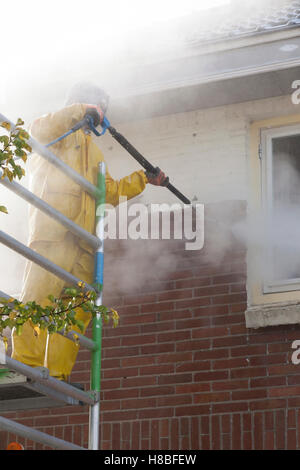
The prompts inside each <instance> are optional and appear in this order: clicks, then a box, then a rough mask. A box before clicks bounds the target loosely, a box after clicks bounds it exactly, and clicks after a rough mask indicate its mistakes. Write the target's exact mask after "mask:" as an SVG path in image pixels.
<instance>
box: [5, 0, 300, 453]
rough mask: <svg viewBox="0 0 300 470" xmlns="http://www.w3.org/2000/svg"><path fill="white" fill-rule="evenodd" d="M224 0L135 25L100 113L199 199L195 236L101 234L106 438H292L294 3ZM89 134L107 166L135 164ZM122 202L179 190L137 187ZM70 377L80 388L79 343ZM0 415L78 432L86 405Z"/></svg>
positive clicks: (297, 288) (297, 60)
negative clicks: (134, 39)
mask: <svg viewBox="0 0 300 470" xmlns="http://www.w3.org/2000/svg"><path fill="white" fill-rule="evenodd" d="M247 3H248V2H247ZM250 3H251V2H250ZM235 6H236V3H235V2H232V4H231V6H230V7H228V6H226V10H224V11H223V10H222V9H221V8H219V9H218V10H216V11H215V13H216V14H215V15H213V14H212V12H209V14H207V15H208V16H207V17H205V15H204V14H203V13H201V15H202V16H201V15H200V14H199V15H200V16H199V18H198V17H197V15H195V16H194V17H193V18H190V17H188V18H186V19H185V20H184V21H183V20H182V22H181V23H180V24H176V25H175V24H174V32H173V36H172V32H170V36H171V37H176V41H175V43H174V41H173V43H172V41H171V42H169V41H168V38H167V37H166V39H165V42H164V43H163V47H161V43H159V41H158V44H157V45H156V43H155V38H157V35H156V34H154V33H155V30H152V31H145V32H144V34H145V36H146V37H148V36H147V35H149V37H151V38H153V41H152V42H151V47H150V46H149V51H147V52H148V53H147V55H146V58H145V57H144V59H143V61H140V56H139V54H142V51H139V50H138V48H137V49H136V50H135V54H136V55H135V57H134V59H132V60H131V63H130V64H129V63H127V64H126V66H125V65H124V64H120V74H122V83H123V90H122V93H121V92H120V95H119V96H118V97H116V99H115V100H113V102H112V109H111V114H110V120H111V122H112V123H113V124H114V126H115V127H116V128H117V129H118V131H119V132H121V133H122V134H123V135H125V136H126V138H127V139H128V140H129V141H130V142H131V143H132V144H133V145H134V146H135V147H136V148H137V149H139V150H140V151H141V153H143V155H145V156H146V157H147V158H148V159H149V160H150V161H151V162H152V163H153V164H155V166H156V165H157V166H159V167H160V168H161V169H163V170H164V171H165V172H166V173H167V174H168V176H169V177H170V181H171V182H172V183H174V185H175V186H176V187H178V189H180V191H182V192H183V193H184V194H185V195H186V196H187V197H189V198H190V199H191V200H192V201H193V203H194V204H197V203H201V204H204V246H203V248H202V249H200V250H186V247H185V243H184V240H177V239H175V240H174V239H171V240H151V239H147V240H106V242H105V273H104V279H105V281H104V285H105V289H104V303H105V305H109V306H111V307H113V308H115V309H116V310H117V311H118V313H119V315H120V324H119V326H118V327H117V328H115V329H113V328H112V327H111V326H110V325H106V326H105V327H104V338H103V357H102V383H101V388H102V392H101V431H100V435H101V448H102V449H174V450H177V449H181V450H188V449H200V450H206V449H214V450H219V449H221V450H223V449H224V450H225V449H234V450H238V449H243V450H248V449H299V448H300V441H299V426H300V398H299V392H300V364H299V362H300V361H299V360H298V355H297V349H299V346H300V262H299V263H298V259H300V258H299V256H298V255H300V250H299V247H298V240H299V237H298V232H297V230H298V219H299V218H297V215H298V212H299V208H298V205H299V200H300V193H299V185H298V182H299V175H300V164H299V158H300V150H299V149H300V145H299V143H300V93H299V94H298V93H297V92H298V89H299V90H300V30H299V27H298V26H299V23H300V2H299V1H290V2H287V1H278V2H275V1H274V2H259V6H257V2H252V3H251V5H250V6H248V7H247V8H249V10H245V11H243V12H242V13H239V14H238V13H237V14H236V15H235ZM223 8H225V7H223ZM245 8H246V7H245ZM224 15H225V16H224ZM239 15H240V16H239ZM224 18H225V19H226V20H227V19H228V18H231V21H230V22H229V21H224ZM199 25H200V27H199ZM181 31H183V33H182V36H180V34H179V33H178V32H181ZM177 33H178V34H177ZM149 43H150V41H149ZM158 48H159V53H158ZM134 76H136V77H137V79H136V82H135V81H134V80H133V77H134ZM133 85H134V86H133ZM298 140H299V142H298ZM98 144H99V146H100V147H101V149H102V150H103V153H104V155H105V158H106V161H107V162H108V165H109V169H110V173H111V174H113V175H114V177H121V176H123V175H124V173H126V174H128V173H129V172H130V170H132V171H133V170H135V169H136V168H137V164H136V162H135V161H134V160H133V159H131V157H129V156H128V154H127V153H126V152H125V151H124V149H123V148H122V147H120V146H119V145H118V144H117V143H116V142H114V141H113V140H112V138H111V136H109V135H105V136H104V137H101V138H99V139H98ZM133 202H138V203H142V204H144V205H146V206H147V207H149V205H151V204H152V203H158V204H160V203H167V204H173V203H175V202H176V199H175V197H174V195H172V194H171V193H170V192H168V191H167V190H166V189H165V188H157V187H151V188H150V187H147V189H146V190H145V191H144V192H143V193H142V194H141V195H140V196H138V197H137V198H136V199H135V200H134V201H133ZM171 238H172V237H171ZM71 381H72V382H80V383H82V384H84V385H85V387H86V389H88V387H89V353H88V351H86V350H84V349H81V350H80V352H79V356H78V360H77V363H76V365H75V368H74V371H73V373H72V377H71ZM4 416H7V417H10V418H12V419H15V420H17V421H18V422H21V423H23V424H26V425H30V426H33V427H35V428H37V429H39V430H41V431H43V432H47V433H50V434H53V435H55V436H56V437H60V438H63V439H66V440H69V441H72V442H74V443H76V444H79V445H82V446H85V447H87V442H88V419H89V418H88V410H87V407H85V406H83V407H75V406H74V407H66V408H49V409H41V410H31V411H29V410H25V411H11V412H9V413H6V414H5V415H4ZM0 436H1V439H2V444H3V445H5V442H6V441H7V440H8V441H11V440H13V436H9V435H6V434H4V433H1V434H0ZM22 442H23V441H22ZM24 445H25V447H26V448H27V449H30V448H34V449H39V448H43V447H42V446H41V445H39V444H34V443H32V442H30V441H28V440H27V441H26V440H24Z"/></svg>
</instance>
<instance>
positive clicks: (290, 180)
mask: <svg viewBox="0 0 300 470" xmlns="http://www.w3.org/2000/svg"><path fill="white" fill-rule="evenodd" d="M261 159H262V198H263V214H264V217H263V220H264V224H265V227H264V230H265V237H262V244H263V249H264V259H265V263H264V265H265V272H264V273H263V293H269V292H284V291H291V290H300V230H299V229H300V125H296V126H287V127H281V128H276V129H267V130H262V132H261Z"/></svg>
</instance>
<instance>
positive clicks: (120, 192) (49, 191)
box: [29, 104, 147, 243]
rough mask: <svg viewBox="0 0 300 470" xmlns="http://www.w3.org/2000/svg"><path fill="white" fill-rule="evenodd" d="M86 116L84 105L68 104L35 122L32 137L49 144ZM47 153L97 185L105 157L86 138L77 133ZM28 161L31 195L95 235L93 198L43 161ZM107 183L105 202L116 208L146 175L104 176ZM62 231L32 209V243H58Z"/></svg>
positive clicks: (140, 187) (142, 183)
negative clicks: (101, 162) (38, 241)
mask: <svg viewBox="0 0 300 470" xmlns="http://www.w3.org/2000/svg"><path fill="white" fill-rule="evenodd" d="M85 112H86V105H83V104H72V105H70V106H67V107H65V108H63V109H61V110H60V111H57V112H55V113H50V114H47V115H44V116H42V117H41V118H39V119H37V120H36V121H34V123H33V125H32V126H31V135H32V136H33V137H34V138H35V139H36V140H38V141H39V142H41V143H42V144H47V143H49V142H51V141H52V140H54V139H56V138H57V137H59V136H61V135H62V134H64V133H65V132H67V131H68V130H69V129H70V128H71V127H73V126H74V124H76V123H77V122H78V121H80V120H81V119H82V118H83V117H84V115H85ZM51 150H52V152H53V153H54V154H55V155H57V156H58V157H59V158H60V159H61V160H63V161H64V162H65V163H66V164H68V165H69V166H70V167H72V168H73V169H74V170H76V171H77V172H78V173H80V174H81V175H82V176H84V177H85V178H86V179H87V180H88V181H90V182H91V183H93V184H94V185H96V184H97V168H98V163H99V162H100V161H103V155H102V153H101V151H100V149H99V148H98V146H97V145H96V144H95V143H94V142H93V140H92V137H91V136H90V135H87V134H85V133H84V132H83V131H82V130H79V131H77V132H75V133H73V134H71V135H69V136H68V137H66V138H65V139H63V140H62V141H60V142H58V143H57V144H55V145H53V146H52V147H51ZM29 159H30V160H31V161H30V165H29V167H30V170H29V171H30V176H31V177H32V179H33V183H32V185H31V190H32V191H33V192H34V193H35V194H36V195H37V196H39V197H40V198H42V199H44V200H45V201H46V202H48V203H49V204H50V205H51V206H53V207H55V208H56V209H57V210H59V211H60V212H62V213H63V214H64V215H65V216H67V217H68V218H70V219H71V220H73V221H74V222H75V223H77V224H79V225H81V226H82V227H83V228H85V229H86V230H88V231H89V232H93V231H94V224H95V200H94V198H92V197H91V196H90V195H89V194H87V193H86V192H85V191H84V190H83V189H82V188H81V187H80V186H79V185H78V184H76V183H75V182H73V181H72V180H71V179H70V178H68V177H67V176H65V175H64V174H63V173H62V172H61V171H59V170H58V169H57V168H55V167H54V166H53V165H51V163H48V162H47V161H46V160H45V159H44V158H42V157H40V156H37V155H35V156H34V158H33V156H31V157H29ZM105 181H106V202H107V203H108V204H112V205H114V206H116V205H117V204H118V203H119V197H120V196H127V199H131V198H133V197H135V196H137V195H138V194H140V193H141V192H142V191H143V190H144V188H145V186H146V183H147V178H146V176H145V173H144V171H143V170H140V171H135V172H134V173H132V174H131V175H129V176H126V177H125V178H122V179H120V180H119V181H116V180H114V179H113V178H112V177H111V176H110V174H109V172H108V171H106V178H105ZM66 232H67V229H66V228H65V227H63V226H61V225H60V224H59V223H57V222H55V221H53V220H52V221H51V223H49V217H48V216H46V215H45V214H43V213H41V212H40V211H38V210H37V209H35V208H33V209H32V210H31V212H30V237H29V238H30V243H31V242H33V241H37V240H44V241H60V240H63V238H64V236H65V234H66Z"/></svg>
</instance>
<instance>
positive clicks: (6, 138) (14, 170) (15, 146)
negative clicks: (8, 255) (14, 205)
mask: <svg viewBox="0 0 300 470" xmlns="http://www.w3.org/2000/svg"><path fill="white" fill-rule="evenodd" d="M23 124H24V121H22V119H18V121H17V124H16V125H15V126H14V128H13V129H12V128H11V125H10V123H9V122H1V123H0V126H1V127H3V128H4V129H6V134H5V135H1V136H0V170H1V171H0V173H2V176H1V178H2V179H3V178H5V177H7V178H8V179H9V181H12V180H13V179H14V178H18V179H19V180H20V179H21V178H22V177H23V176H24V175H25V170H24V168H22V166H21V165H18V164H17V163H16V159H15V157H18V158H21V159H22V161H23V162H24V163H25V162H26V160H27V156H28V153H30V152H31V151H32V149H31V147H30V145H29V144H28V142H27V140H28V139H29V134H28V133H27V132H26V131H25V130H24V129H23V128H22V126H23ZM0 212H4V213H5V214H7V213H8V212H7V208H6V207H5V206H0Z"/></svg>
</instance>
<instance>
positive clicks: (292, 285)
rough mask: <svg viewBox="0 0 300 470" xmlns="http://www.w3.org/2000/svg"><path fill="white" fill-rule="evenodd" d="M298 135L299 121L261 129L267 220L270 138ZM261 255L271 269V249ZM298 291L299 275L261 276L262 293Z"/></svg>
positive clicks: (270, 204)
mask: <svg viewBox="0 0 300 470" xmlns="http://www.w3.org/2000/svg"><path fill="white" fill-rule="evenodd" d="M294 135H299V136H300V123H299V124H290V125H285V126H280V127H273V128H271V129H270V128H268V129H261V133H260V145H261V175H262V189H261V190H262V211H263V214H264V220H267V219H268V217H269V216H270V214H271V211H272V208H273V152H272V140H273V139H274V138H279V137H289V136H294ZM263 257H264V259H265V260H266V264H267V269H268V268H269V269H271V270H272V261H271V260H272V250H271V247H267V248H266V252H265V251H264V253H263ZM297 290H299V291H300V277H299V278H293V279H282V280H277V281H271V280H268V279H267V278H266V277H264V278H263V294H269V293H280V292H289V291H297Z"/></svg>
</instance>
